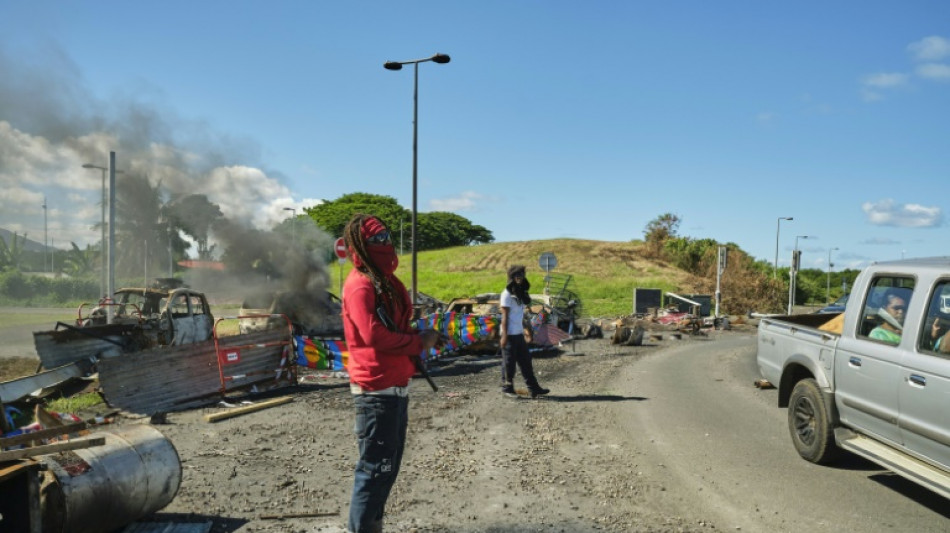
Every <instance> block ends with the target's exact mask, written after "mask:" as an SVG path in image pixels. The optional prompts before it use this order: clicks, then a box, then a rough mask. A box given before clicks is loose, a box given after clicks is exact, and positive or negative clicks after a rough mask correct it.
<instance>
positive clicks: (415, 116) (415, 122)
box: [383, 54, 451, 305]
mask: <svg viewBox="0 0 950 533" xmlns="http://www.w3.org/2000/svg"><path fill="white" fill-rule="evenodd" d="M427 61H432V62H433V63H439V64H440V65H444V64H445V63H448V62H449V61H451V58H450V57H449V56H447V55H446V54H435V55H434V56H432V57H427V58H424V59H414V60H412V61H387V62H385V63H383V67H384V68H386V69H387V70H402V66H403V65H412V66H413V70H414V76H413V90H412V234H411V237H412V305H415V304H416V294H417V290H416V287H417V285H416V267H417V262H416V241H417V239H416V229H417V224H416V206H417V190H418V174H417V169H418V165H417V160H418V139H419V63H425V62H427Z"/></svg>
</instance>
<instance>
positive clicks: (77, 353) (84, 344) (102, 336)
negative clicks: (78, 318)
mask: <svg viewBox="0 0 950 533" xmlns="http://www.w3.org/2000/svg"><path fill="white" fill-rule="evenodd" d="M131 331H132V326H128V325H123V324H113V325H110V326H102V327H97V328H95V330H94V331H93V330H92V329H88V330H87V329H85V328H72V329H69V328H67V329H55V330H50V331H37V332H34V333H33V345H34V346H35V347H36V354H37V355H38V356H39V357H40V362H42V363H43V368H58V367H61V366H63V365H68V364H70V363H75V362H76V361H83V360H86V361H91V360H95V359H98V358H99V357H108V356H112V355H119V354H121V353H123V352H124V351H125V349H126V348H125V347H126V346H131V345H133V344H135V342H134V341H133V338H132V337H131V336H130V335H131Z"/></svg>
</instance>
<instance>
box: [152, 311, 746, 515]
mask: <svg viewBox="0 0 950 533" xmlns="http://www.w3.org/2000/svg"><path fill="white" fill-rule="evenodd" d="M750 331H751V333H750ZM712 334H713V335H720V334H729V335H751V334H754V330H751V329H749V330H747V331H745V332H744V333H743V332H712ZM691 342H698V341H696V340H693V339H690V338H689V337H684V338H683V339H682V340H671V339H670V340H662V341H653V345H648V346H640V347H627V346H615V345H611V344H610V342H609V340H607V339H590V340H583V341H577V342H576V344H575V345H574V347H573V351H572V348H571V346H570V345H569V346H568V347H567V349H566V351H561V352H560V353H558V354H552V355H549V356H539V357H536V358H535V365H536V366H535V368H536V370H537V373H538V375H539V380H540V381H541V383H542V384H543V385H544V386H546V387H549V388H551V390H552V393H551V395H550V396H548V397H547V398H544V399H538V400H531V399H528V398H523V399H511V398H506V397H504V396H502V395H501V394H500V392H499V388H498V382H499V379H500V378H499V372H500V371H499V362H500V361H499V358H498V357H492V356H485V357H475V356H466V357H461V358H458V359H456V360H454V361H452V362H451V363H450V364H446V365H445V366H443V367H441V368H439V369H436V370H435V372H434V373H433V377H434V379H435V380H436V382H437V383H438V385H439V387H440V389H439V391H438V392H433V391H431V390H430V389H429V388H428V386H427V384H426V383H425V381H424V380H415V381H414V383H413V392H412V401H411V404H410V425H409V426H410V427H409V436H408V442H407V450H406V455H405V459H404V467H403V468H404V469H403V471H402V472H401V473H400V476H399V480H398V481H397V483H396V487H395V489H394V492H393V494H392V496H391V497H390V500H389V505H388V509H387V513H388V516H387V519H386V529H387V531H412V532H449V531H451V532H513V533H519V532H579V533H582V532H588V531H590V532H593V531H617V532H620V531H625V532H626V531H708V530H712V529H716V526H715V524H714V523H713V522H712V521H711V520H710V519H709V517H704V516H701V515H698V514H697V513H695V512H694V511H692V510H691V509H689V508H686V509H684V508H683V507H684V506H683V505H682V503H683V502H682V499H681V498H679V497H677V496H675V494H674V493H671V492H667V487H666V481H665V480H664V479H663V478H662V477H653V476H651V475H649V474H648V473H645V472H648V471H649V470H651V469H652V468H653V467H654V466H655V465H646V466H649V468H644V467H643V466H645V465H641V464H640V463H641V461H642V460H643V459H644V456H643V453H642V452H641V451H640V450H638V449H637V448H636V446H635V445H634V440H633V439H631V436H630V434H629V430H628V429H627V428H625V427H623V426H621V425H619V424H618V422H617V421H618V420H619V419H620V417H619V416H618V413H619V412H620V410H629V409H636V408H638V406H640V407H639V408H645V407H646V406H647V404H648V402H642V401H643V400H646V398H643V397H640V396H638V394H637V391H636V390H632V389H631V388H630V386H629V385H628V384H626V383H625V382H623V381H622V380H621V379H620V376H622V375H623V370H624V368H626V367H628V366H630V365H631V364H632V363H633V362H635V361H636V360H637V359H639V358H641V357H643V356H645V355H647V354H655V353H659V352H660V351H661V350H663V349H664V343H667V344H669V343H674V344H677V345H682V344H683V343H691ZM301 383H302V384H301V385H300V386H298V387H297V388H296V389H294V390H285V391H283V393H284V394H286V395H290V396H293V398H294V401H293V402H291V403H289V404H284V405H281V406H277V407H273V408H270V409H267V410H263V411H259V412H255V413H251V414H247V415H244V416H241V417H236V418H232V419H227V420H224V421H220V422H217V423H208V422H205V421H204V415H205V414H208V413H213V412H217V411H219V410H220V408H209V409H198V410H193V411H186V412H181V413H172V414H169V415H168V418H167V422H168V423H167V424H163V425H160V426H157V427H158V428H159V429H161V430H162V431H163V433H165V435H166V436H168V438H169V439H170V440H171V441H172V442H173V443H174V444H175V446H176V448H177V449H178V452H179V454H180V456H181V459H182V463H183V470H184V473H183V482H182V486H181V488H180V490H179V493H178V495H177V497H176V499H175V500H174V501H173V502H172V503H171V505H170V506H169V507H167V508H166V509H165V510H164V511H163V512H161V513H159V514H158V515H157V516H156V518H158V519H161V520H167V519H169V518H174V519H180V520H199V521H200V520H206V521H213V522H214V524H215V525H214V529H213V531H216V532H232V531H239V532H251V531H268V532H269V531H281V532H325V533H331V532H334V533H335V532H340V531H343V526H344V525H345V521H346V513H347V512H348V506H349V503H348V502H349V495H350V487H351V483H352V469H353V464H354V461H355V459H356V441H355V437H354V435H353V433H352V426H353V412H352V406H351V400H350V394H349V391H348V388H347V385H346V381H345V380H343V379H340V378H337V377H332V376H330V377H320V376H317V375H314V376H312V377H304V378H303V379H302V381H301ZM520 388H521V389H522V390H521V392H525V391H524V390H523V389H524V386H523V384H522V385H521V387H520ZM301 513H326V514H327V516H320V517H307V518H284V519H274V518H265V516H287V515H293V514H301Z"/></svg>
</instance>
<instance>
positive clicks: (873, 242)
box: [858, 237, 901, 246]
mask: <svg viewBox="0 0 950 533" xmlns="http://www.w3.org/2000/svg"><path fill="white" fill-rule="evenodd" d="M900 243H901V242H900V241H896V240H894V239H884V238H881V237H874V238H871V239H866V240H863V241H861V242H859V243H858V244H867V245H870V246H895V245H898V244H900Z"/></svg>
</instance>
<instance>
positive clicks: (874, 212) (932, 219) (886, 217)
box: [861, 198, 943, 228]
mask: <svg viewBox="0 0 950 533" xmlns="http://www.w3.org/2000/svg"><path fill="white" fill-rule="evenodd" d="M861 209H862V210H863V211H864V213H865V214H866V215H867V217H868V221H869V222H870V223H871V224H874V225H875V226H894V227H899V228H931V227H936V226H940V225H941V224H942V223H943V213H942V212H941V209H940V208H939V207H927V206H923V205H920V204H897V203H896V202H894V200H892V199H890V198H888V199H885V200H881V201H879V202H865V203H864V204H862V205H861Z"/></svg>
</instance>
